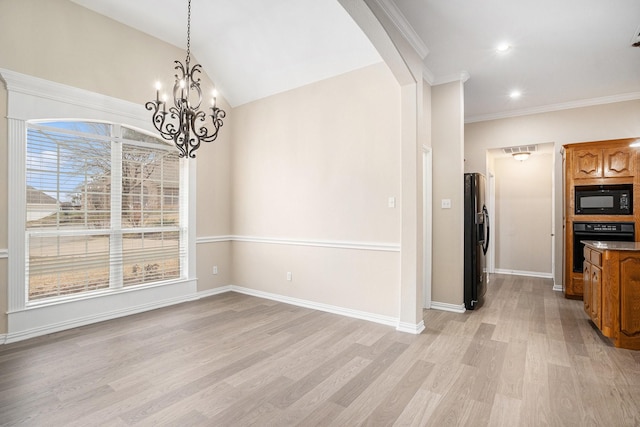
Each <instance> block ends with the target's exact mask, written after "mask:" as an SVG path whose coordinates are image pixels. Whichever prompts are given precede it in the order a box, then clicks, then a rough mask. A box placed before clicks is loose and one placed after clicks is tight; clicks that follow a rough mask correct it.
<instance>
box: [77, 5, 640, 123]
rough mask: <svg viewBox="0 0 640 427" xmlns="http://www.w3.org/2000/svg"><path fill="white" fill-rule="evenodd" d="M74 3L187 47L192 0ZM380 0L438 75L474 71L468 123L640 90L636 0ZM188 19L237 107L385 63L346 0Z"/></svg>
mask: <svg viewBox="0 0 640 427" xmlns="http://www.w3.org/2000/svg"><path fill="white" fill-rule="evenodd" d="M73 1H74V2H75V3H78V4H80V5H82V6H85V7H87V8H89V9H92V10H94V11H96V12H98V13H101V14H103V15H106V16H108V17H110V18H112V19H114V20H117V21H120V22H122V23H124V24H126V25H129V26H131V27H134V28H137V29H139V30H141V31H143V32H145V33H148V34H150V35H152V36H154V37H157V38H159V39H162V40H164V41H167V42H169V43H171V44H174V45H176V46H179V47H182V48H186V23H187V0H184V1H182V0H136V1H131V0H73ZM374 1H377V2H378V3H380V4H381V6H382V7H383V9H384V10H385V11H386V12H387V13H388V14H389V16H390V17H391V18H392V21H393V22H394V23H395V24H396V25H397V27H398V28H399V29H400V31H401V32H402V33H403V34H404V35H405V37H406V38H407V39H408V40H409V41H410V43H411V44H412V45H413V46H414V48H415V49H416V51H417V52H418V53H419V54H420V55H421V56H424V64H425V73H424V75H425V78H426V79H427V80H428V81H430V83H432V84H440V83H445V82H448V81H452V80H454V79H460V78H463V79H465V78H467V77H468V80H467V81H466V83H465V117H466V120H467V121H477V120H484V119H491V118H498V117H505V116H510V115H517V114H525V113H531V112H539V111H548V110H554V109H561V108H567V107H571V106H581V105H591V104H598V103H605V102H613V101H622V100H630V99H640V47H633V46H632V44H633V43H635V42H637V41H640V1H638V0H615V1H608V0H562V1H558V0H519V1H512V2H508V1H504V0H483V1H472V0H447V1H442V0H374ZM191 19H192V23H191V52H192V55H193V56H194V57H195V58H196V59H197V61H199V62H200V63H201V64H202V65H203V67H204V69H205V71H206V72H207V74H208V75H209V76H210V77H211V78H212V80H214V82H215V83H216V85H217V87H218V89H219V91H220V92H221V93H222V94H223V95H224V96H225V98H226V99H227V100H228V101H229V102H230V104H231V105H232V106H238V105H242V104H244V103H247V102H251V101H253V100H256V99H260V98H263V97H266V96H270V95H273V94H275V93H279V92H282V91H285V90H289V89H292V88H295V87H299V86H302V85H305V84H309V83H312V82H314V81H317V80H321V79H324V78H328V77H332V76H335V75H338V74H342V73H345V72H347V71H350V70H354V69H357V68H361V67H364V66H367V65H370V64H373V63H377V62H380V61H381V58H380V56H379V55H378V54H377V52H376V51H375V49H374V47H373V46H372V45H371V43H370V42H369V41H368V39H367V38H366V36H365V35H364V34H363V33H362V31H361V30H360V29H359V28H358V26H357V25H356V24H355V22H354V21H353V20H352V19H351V17H350V16H349V15H348V14H347V12H346V11H345V10H344V9H343V8H342V6H341V5H340V3H339V2H338V1H337V0H268V1H264V0H192V18H191ZM500 44H506V45H508V46H509V48H508V49H507V50H506V51H504V52H499V51H497V50H496V48H497V46H498V45H500ZM174 59H180V60H183V59H184V58H168V59H167V63H168V66H167V74H168V75H170V74H171V72H172V61H173V60H174ZM516 91H517V92H519V93H520V96H519V97H516V98H514V97H511V96H510V95H511V94H512V93H514V92H516Z"/></svg>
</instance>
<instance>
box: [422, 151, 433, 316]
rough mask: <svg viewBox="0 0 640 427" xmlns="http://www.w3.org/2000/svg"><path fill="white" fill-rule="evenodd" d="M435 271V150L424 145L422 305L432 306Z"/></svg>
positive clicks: (425, 306) (424, 306)
mask: <svg viewBox="0 0 640 427" xmlns="http://www.w3.org/2000/svg"><path fill="white" fill-rule="evenodd" d="M432 273H433V152H432V151H431V148H429V147H426V146H424V145H423V146H422V307H423V308H431V295H432V293H433V292H432V287H433V286H432Z"/></svg>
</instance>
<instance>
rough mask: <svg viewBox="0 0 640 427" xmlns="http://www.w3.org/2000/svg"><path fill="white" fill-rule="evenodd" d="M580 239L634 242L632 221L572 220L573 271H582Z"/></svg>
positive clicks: (582, 255) (582, 259)
mask: <svg viewBox="0 0 640 427" xmlns="http://www.w3.org/2000/svg"><path fill="white" fill-rule="evenodd" d="M581 240H596V241H600V242H607V241H609V242H611V241H614V242H634V241H635V224H634V223H633V222H574V223H573V271H574V272H576V273H580V272H582V263H583V262H584V244H582V243H580V241H581Z"/></svg>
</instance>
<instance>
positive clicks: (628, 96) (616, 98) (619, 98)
mask: <svg viewBox="0 0 640 427" xmlns="http://www.w3.org/2000/svg"><path fill="white" fill-rule="evenodd" d="M637 99H640V92H631V93H623V94H620V95H611V96H603V97H600V98H591V99H582V100H578V101H570V102H562V103H559V104H549V105H543V106H540V107H531V108H523V109H520V110H512V111H503V112H500V113H491V114H480V115H477V116H469V117H467V118H465V120H464V122H465V123H475V122H484V121H488V120H499V119H507V118H510V117H518V116H527V115H529V114H541V113H550V112H552V111H560V110H570V109H572V108H582V107H593V106H595V105H603V104H613V103H616V102H625V101H635V100H637Z"/></svg>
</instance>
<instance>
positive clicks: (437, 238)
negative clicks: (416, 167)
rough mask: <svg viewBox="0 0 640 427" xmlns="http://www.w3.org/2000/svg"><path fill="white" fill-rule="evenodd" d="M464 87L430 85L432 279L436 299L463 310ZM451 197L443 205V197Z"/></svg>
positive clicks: (460, 84) (433, 294) (459, 83)
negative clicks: (448, 207)
mask: <svg viewBox="0 0 640 427" xmlns="http://www.w3.org/2000/svg"><path fill="white" fill-rule="evenodd" d="M463 99H464V88H463V83H462V81H456V82H452V83H447V84H442V85H438V86H433V87H432V88H431V108H432V139H431V144H432V147H433V276H432V277H433V279H432V280H433V283H432V300H433V303H432V306H433V307H434V308H436V307H437V303H441V304H442V303H444V304H445V305H451V306H453V307H450V308H451V309H454V310H464V305H463V304H464V214H463V212H464V211H463V208H464V206H463V204H464V191H463V190H464V188H463V186H464V166H463V149H464V126H463V123H464V101H463ZM443 199H448V200H450V201H451V208H450V209H444V208H442V207H441V206H442V204H441V201H442V200H443Z"/></svg>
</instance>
